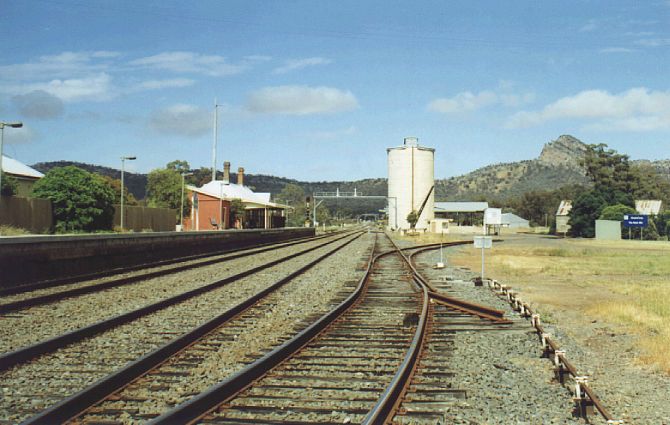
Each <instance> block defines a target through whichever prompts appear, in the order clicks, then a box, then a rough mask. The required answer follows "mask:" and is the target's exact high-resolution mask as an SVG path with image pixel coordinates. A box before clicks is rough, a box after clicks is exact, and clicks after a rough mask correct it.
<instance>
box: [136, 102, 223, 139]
mask: <svg viewBox="0 0 670 425" xmlns="http://www.w3.org/2000/svg"><path fill="white" fill-rule="evenodd" d="M212 119H213V118H212V112H211V111H208V110H207V109H205V108H201V107H198V106H195V105H186V104H181V103H180V104H176V105H172V106H169V107H167V108H164V109H160V110H158V111H155V112H154V113H152V114H151V117H150V118H149V127H150V128H151V129H152V130H153V131H155V132H156V133H159V134H163V135H166V136H184V137H191V138H195V137H200V136H203V135H205V134H207V133H208V132H209V131H211V129H212Z"/></svg>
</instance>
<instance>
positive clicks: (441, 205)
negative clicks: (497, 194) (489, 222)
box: [435, 202, 489, 212]
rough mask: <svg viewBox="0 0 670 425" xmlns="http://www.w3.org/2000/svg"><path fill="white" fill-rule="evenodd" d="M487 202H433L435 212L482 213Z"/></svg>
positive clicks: (487, 205)
mask: <svg viewBox="0 0 670 425" xmlns="http://www.w3.org/2000/svg"><path fill="white" fill-rule="evenodd" d="M488 207H489V203H488V202H435V212H484V210H485V209H487V208H488Z"/></svg>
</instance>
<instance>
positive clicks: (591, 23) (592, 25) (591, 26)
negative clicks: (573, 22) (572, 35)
mask: <svg viewBox="0 0 670 425" xmlns="http://www.w3.org/2000/svg"><path fill="white" fill-rule="evenodd" d="M596 29H598V22H597V21H596V20H595V19H589V20H588V22H587V23H586V24H584V25H583V26H582V27H581V28H580V29H579V31H580V32H591V31H594V30H596Z"/></svg>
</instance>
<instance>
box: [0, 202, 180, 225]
mask: <svg viewBox="0 0 670 425" xmlns="http://www.w3.org/2000/svg"><path fill="white" fill-rule="evenodd" d="M120 208H121V207H120V206H119V205H114V226H119V225H121V210H120ZM124 208H125V214H124V219H123V221H124V227H125V228H126V229H128V230H134V231H136V232H140V231H142V230H152V231H154V232H169V231H174V230H175V223H176V214H177V211H176V210H172V209H167V208H147V207H130V206H124ZM53 224H54V221H53V209H52V207H51V201H50V200H48V199H38V198H20V197H16V196H3V197H2V199H1V200H0V225H5V226H14V227H20V228H22V229H26V230H28V231H30V232H31V233H49V232H50V231H51V230H52V228H53Z"/></svg>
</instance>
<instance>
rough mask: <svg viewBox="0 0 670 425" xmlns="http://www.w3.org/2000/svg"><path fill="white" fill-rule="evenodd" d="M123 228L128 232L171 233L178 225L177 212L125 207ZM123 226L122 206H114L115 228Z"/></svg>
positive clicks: (167, 209)
mask: <svg viewBox="0 0 670 425" xmlns="http://www.w3.org/2000/svg"><path fill="white" fill-rule="evenodd" d="M123 208H124V210H125V212H124V214H123V227H124V228H125V229H128V230H134V231H136V232H141V231H143V230H151V231H154V232H171V231H174V230H175V224H176V223H177V218H176V217H177V210H172V209H169V208H148V207H135V206H127V205H124V206H123ZM116 226H121V205H114V227H116Z"/></svg>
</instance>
